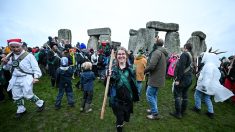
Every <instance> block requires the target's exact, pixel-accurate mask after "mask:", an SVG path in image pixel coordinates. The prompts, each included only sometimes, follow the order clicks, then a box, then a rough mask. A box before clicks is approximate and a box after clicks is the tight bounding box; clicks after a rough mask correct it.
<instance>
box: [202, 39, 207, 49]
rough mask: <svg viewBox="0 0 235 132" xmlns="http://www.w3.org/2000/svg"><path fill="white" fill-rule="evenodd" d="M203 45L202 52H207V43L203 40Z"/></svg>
mask: <svg viewBox="0 0 235 132" xmlns="http://www.w3.org/2000/svg"><path fill="white" fill-rule="evenodd" d="M201 45H202V48H201V50H202V52H206V50H207V46H206V41H205V40H201Z"/></svg>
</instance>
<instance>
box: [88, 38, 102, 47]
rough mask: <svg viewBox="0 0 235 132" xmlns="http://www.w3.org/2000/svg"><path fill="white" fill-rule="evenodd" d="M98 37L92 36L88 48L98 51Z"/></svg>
mask: <svg viewBox="0 0 235 132" xmlns="http://www.w3.org/2000/svg"><path fill="white" fill-rule="evenodd" d="M98 40H99V39H98V37H96V36H90V38H89V40H88V43H87V48H93V49H95V50H96V49H97V47H98Z"/></svg>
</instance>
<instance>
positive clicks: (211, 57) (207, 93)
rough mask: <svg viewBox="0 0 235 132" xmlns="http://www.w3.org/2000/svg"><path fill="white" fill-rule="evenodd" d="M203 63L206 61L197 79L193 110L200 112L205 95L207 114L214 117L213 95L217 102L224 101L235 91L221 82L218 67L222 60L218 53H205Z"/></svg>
mask: <svg viewBox="0 0 235 132" xmlns="http://www.w3.org/2000/svg"><path fill="white" fill-rule="evenodd" d="M201 63H204V66H203V68H202V70H201V72H200V75H199V78H198V81H197V86H196V91H195V94H194V100H195V106H194V108H193V110H194V111H195V112H198V113H199V112H200V110H201V98H202V97H204V101H205V104H206V105H207V113H206V114H207V116H208V117H210V118H213V117H214V109H213V104H212V101H211V96H214V101H215V102H223V101H225V100H227V99H228V98H230V97H231V96H233V93H232V92H231V91H230V90H228V89H226V88H225V87H224V86H223V85H221V84H220V82H219V79H220V77H221V73H220V71H219V69H218V68H219V66H220V63H221V62H220V60H219V57H218V56H217V55H216V54H214V53H204V55H203V58H202V61H201Z"/></svg>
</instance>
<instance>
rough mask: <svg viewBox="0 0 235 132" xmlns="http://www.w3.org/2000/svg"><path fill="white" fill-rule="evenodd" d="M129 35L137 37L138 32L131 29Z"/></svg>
mask: <svg viewBox="0 0 235 132" xmlns="http://www.w3.org/2000/svg"><path fill="white" fill-rule="evenodd" d="M129 34H130V36H134V35H137V31H136V30H134V29H130V31H129Z"/></svg>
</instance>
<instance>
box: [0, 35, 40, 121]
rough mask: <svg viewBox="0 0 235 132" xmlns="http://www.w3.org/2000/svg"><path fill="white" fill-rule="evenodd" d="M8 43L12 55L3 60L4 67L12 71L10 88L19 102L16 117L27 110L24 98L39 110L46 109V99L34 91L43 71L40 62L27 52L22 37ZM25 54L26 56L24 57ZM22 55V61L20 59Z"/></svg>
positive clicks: (16, 101) (15, 100) (14, 98)
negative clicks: (39, 96) (34, 86)
mask: <svg viewBox="0 0 235 132" xmlns="http://www.w3.org/2000/svg"><path fill="white" fill-rule="evenodd" d="M8 43H9V45H10V48H11V51H12V53H11V55H10V57H9V56H8V57H5V58H3V59H2V60H1V61H2V63H3V64H4V65H3V68H4V69H8V70H10V71H11V72H12V78H11V80H10V81H9V85H8V90H12V95H13V97H12V98H13V100H14V102H15V103H16V104H17V112H16V118H19V117H21V116H22V115H23V114H24V113H25V112H26V108H25V106H24V98H25V99H27V100H30V101H31V102H34V103H35V104H36V105H37V111H38V112H41V111H42V110H43V109H44V101H43V100H41V99H39V98H38V97H37V96H36V95H35V94H34V93H33V84H34V83H36V82H38V81H39V80H38V78H40V77H41V75H42V73H41V70H40V68H39V66H38V62H37V61H36V59H35V57H34V56H33V55H32V54H27V53H25V52H26V51H25V50H24V49H23V48H22V42H21V39H10V40H8ZM23 54H25V55H24V56H25V57H22V56H23ZM20 57H21V59H22V60H21V61H20V60H19V59H18V58H20Z"/></svg>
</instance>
